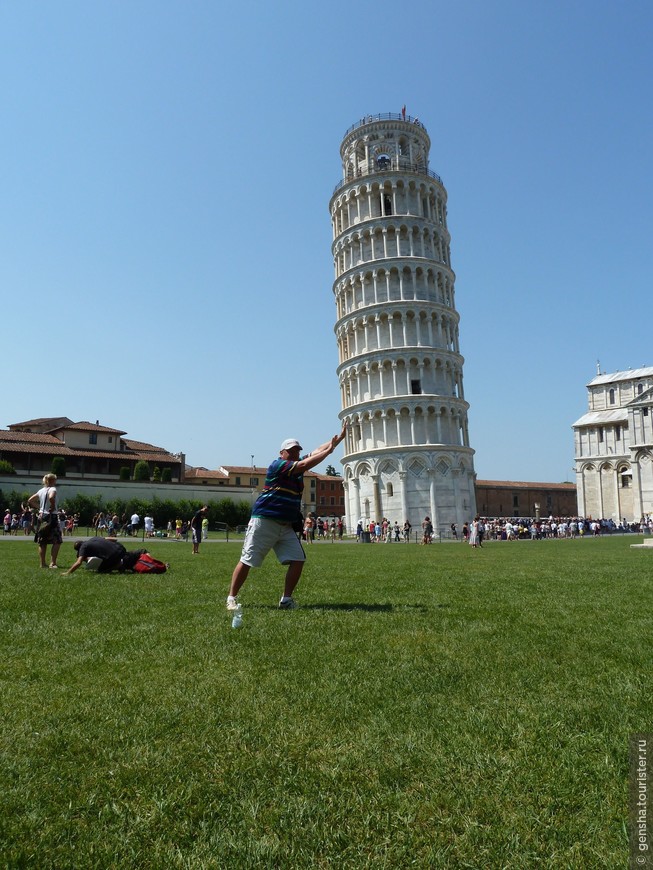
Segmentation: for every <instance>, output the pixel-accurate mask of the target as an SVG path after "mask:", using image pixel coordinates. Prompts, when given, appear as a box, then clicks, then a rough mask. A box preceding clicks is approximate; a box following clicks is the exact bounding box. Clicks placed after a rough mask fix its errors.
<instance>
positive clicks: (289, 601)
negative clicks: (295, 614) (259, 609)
mask: <svg viewBox="0 0 653 870" xmlns="http://www.w3.org/2000/svg"><path fill="white" fill-rule="evenodd" d="M279 610H297V602H296V601H295V599H294V598H282V599H281V601H280V602H279Z"/></svg>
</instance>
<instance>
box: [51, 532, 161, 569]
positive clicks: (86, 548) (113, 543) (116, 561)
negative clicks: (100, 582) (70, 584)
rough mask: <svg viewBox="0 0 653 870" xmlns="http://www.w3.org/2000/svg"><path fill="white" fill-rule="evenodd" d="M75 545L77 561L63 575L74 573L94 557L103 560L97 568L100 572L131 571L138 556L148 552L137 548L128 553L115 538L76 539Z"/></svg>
mask: <svg viewBox="0 0 653 870" xmlns="http://www.w3.org/2000/svg"><path fill="white" fill-rule="evenodd" d="M73 546H74V548H75V550H76V551H77V561H76V562H75V563H74V564H73V565H71V566H70V568H69V569H68V570H67V571H65V572H64V573H63V574H62V577H65V576H66V575H67V574H73V573H74V572H75V571H76V570H77V569H78V568H79V567H80V566H81V565H82V564H83V563H84V562H88V560H89V559H91V558H93V557H95V558H97V559H101V560H102V561H101V563H100V565H99V567H98V569H97V570H98V573H100V574H109V573H110V572H111V571H129V570H130V569H131V568H133V566H134V564H135V563H136V561H137V560H138V557H139V556H140V555H141V554H142V553H145V552H147V551H146V550H136V551H135V552H131V553H128V552H127V550H126V549H125V548H124V547H123V545H122V544H119V543H118V541H117V540H116V539H115V538H100V537H97V538H89V539H88V541H76V542H75V544H74V545H73Z"/></svg>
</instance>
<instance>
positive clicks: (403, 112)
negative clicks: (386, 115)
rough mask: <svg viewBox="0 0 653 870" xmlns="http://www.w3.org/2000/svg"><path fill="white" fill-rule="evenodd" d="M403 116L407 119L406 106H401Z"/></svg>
mask: <svg viewBox="0 0 653 870" xmlns="http://www.w3.org/2000/svg"><path fill="white" fill-rule="evenodd" d="M401 117H402V118H403V119H404V121H405V120H406V106H402V107H401Z"/></svg>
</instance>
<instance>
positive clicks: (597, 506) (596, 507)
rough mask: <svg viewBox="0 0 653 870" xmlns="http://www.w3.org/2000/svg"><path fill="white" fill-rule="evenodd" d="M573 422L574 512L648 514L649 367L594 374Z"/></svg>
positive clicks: (652, 389)
mask: <svg viewBox="0 0 653 870" xmlns="http://www.w3.org/2000/svg"><path fill="white" fill-rule="evenodd" d="M587 390H588V405H589V409H588V412H587V413H586V414H584V415H583V416H582V417H581V418H580V419H579V420H577V421H576V422H575V423H574V425H573V429H574V442H575V463H576V489H577V493H578V512H579V514H581V515H583V516H592V517H596V518H605V519H613V520H614V521H615V522H616V523H619V522H620V521H621V520H623V519H625V520H627V521H628V522H633V521H639V519H640V518H641V517H642V516H643V515H646V514H651V513H653V367H648V368H641V369H628V371H622V372H613V373H612V374H601V373H598V374H597V375H596V377H595V378H593V379H592V380H591V381H590V382H589V384H587Z"/></svg>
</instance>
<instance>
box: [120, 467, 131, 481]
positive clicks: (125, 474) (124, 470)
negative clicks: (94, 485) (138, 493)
mask: <svg viewBox="0 0 653 870" xmlns="http://www.w3.org/2000/svg"><path fill="white" fill-rule="evenodd" d="M129 478H130V472H129V466H128V465H122V466H121V467H120V479H121V480H129Z"/></svg>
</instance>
